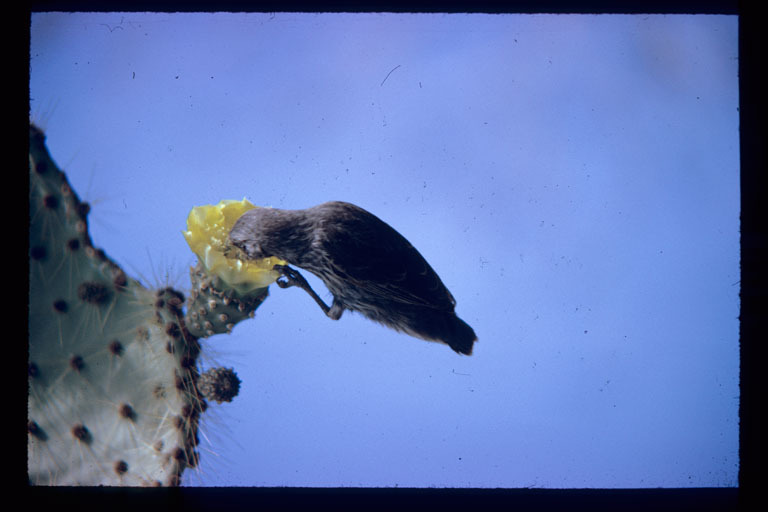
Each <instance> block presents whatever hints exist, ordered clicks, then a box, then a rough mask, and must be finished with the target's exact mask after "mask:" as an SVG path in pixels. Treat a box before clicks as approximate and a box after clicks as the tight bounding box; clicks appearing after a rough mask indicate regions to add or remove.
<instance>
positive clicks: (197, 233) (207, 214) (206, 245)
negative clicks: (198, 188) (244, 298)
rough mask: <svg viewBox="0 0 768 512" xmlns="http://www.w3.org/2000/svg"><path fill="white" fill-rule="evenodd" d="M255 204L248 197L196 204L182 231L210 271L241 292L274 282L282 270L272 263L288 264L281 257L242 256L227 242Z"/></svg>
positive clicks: (206, 268)
mask: <svg viewBox="0 0 768 512" xmlns="http://www.w3.org/2000/svg"><path fill="white" fill-rule="evenodd" d="M252 208H258V206H254V205H253V204H251V202H250V201H248V200H246V199H243V200H242V201H235V200H233V199H224V200H223V201H220V202H219V204H217V205H204V206H196V207H195V208H192V211H191V212H189V217H187V230H186V231H182V234H183V235H184V238H185V239H186V240H187V243H188V244H189V248H190V249H192V252H194V253H195V254H196V255H197V257H198V259H199V260H200V263H201V264H202V265H203V266H204V267H205V270H206V271H207V272H208V274H209V275H211V276H217V277H219V278H220V279H221V280H222V281H224V282H225V283H226V284H228V285H229V286H231V287H232V288H233V289H235V291H237V292H238V293H240V294H245V293H248V292H250V291H253V290H255V289H258V288H265V287H267V286H269V285H270V284H272V283H274V282H275V280H277V278H278V277H280V273H278V272H275V271H274V270H272V267H273V266H274V265H286V264H287V263H286V262H285V261H283V260H281V259H279V258H264V259H261V260H245V259H240V258H239V256H242V252H241V251H240V250H239V249H237V248H236V247H232V246H230V245H229V244H228V243H227V240H228V238H229V231H230V230H231V229H232V227H233V226H234V225H235V222H237V219H239V218H240V216H241V215H242V214H243V213H245V212H247V211H248V210H250V209H252Z"/></svg>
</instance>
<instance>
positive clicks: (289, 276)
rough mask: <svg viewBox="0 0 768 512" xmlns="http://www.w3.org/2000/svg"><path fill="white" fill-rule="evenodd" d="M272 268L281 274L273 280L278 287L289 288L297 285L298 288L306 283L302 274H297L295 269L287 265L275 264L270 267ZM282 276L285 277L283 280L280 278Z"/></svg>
mask: <svg viewBox="0 0 768 512" xmlns="http://www.w3.org/2000/svg"><path fill="white" fill-rule="evenodd" d="M272 270H276V271H277V272H280V274H282V275H281V276H280V277H278V278H277V280H276V281H275V283H276V284H277V286H279V287H280V288H290V287H291V286H298V287H300V288H304V286H305V285H306V284H307V282H306V280H305V279H304V276H302V275H301V274H299V273H298V272H297V271H295V270H294V269H292V268H291V267H289V266H288V265H275V266H274V267H272ZM282 278H285V280H281V279H282Z"/></svg>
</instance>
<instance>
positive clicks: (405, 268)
mask: <svg viewBox="0 0 768 512" xmlns="http://www.w3.org/2000/svg"><path fill="white" fill-rule="evenodd" d="M341 204H342V205H343V207H344V208H347V210H348V213H349V214H348V215H337V216H334V219H335V220H336V222H334V225H333V226H326V227H324V229H326V230H327V234H328V235H329V236H327V237H324V238H325V239H326V242H325V243H326V246H325V247H324V249H325V250H326V251H327V253H328V254H329V255H330V256H331V258H330V259H331V261H332V262H333V264H334V266H335V270H336V272H337V273H339V274H341V275H343V276H344V277H345V279H346V280H347V282H348V283H350V284H353V285H354V286H356V287H358V288H359V289H363V290H365V291H366V292H367V293H369V294H373V295H376V296H378V297H381V298H382V299H387V300H396V301H399V302H403V303H407V304H415V305H420V306H429V307H433V308H435V309H443V310H448V311H453V309H454V307H455V305H456V302H455V300H454V298H453V296H452V295H451V293H450V292H449V291H448V289H447V288H446V287H445V285H444V284H443V282H442V281H441V280H440V277H439V276H438V275H437V273H436V272H435V271H434V270H433V269H432V267H431V266H430V265H429V263H427V261H426V260H425V259H424V257H423V256H422V255H421V254H420V253H419V251H417V250H416V248H415V247H413V245H411V243H410V242H408V240H406V239H405V237H403V236H402V235H401V234H400V233H398V232H397V231H396V230H395V229H394V228H392V227H391V226H389V224H387V223H385V222H384V221H382V220H381V219H379V218H378V217H376V216H374V215H373V214H371V213H369V212H367V211H365V210H363V209H362V208H358V207H356V206H354V205H350V204H348V203H341ZM331 230H332V232H331Z"/></svg>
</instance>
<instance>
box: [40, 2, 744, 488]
mask: <svg viewBox="0 0 768 512" xmlns="http://www.w3.org/2000/svg"><path fill="white" fill-rule="evenodd" d="M30 55H31V74H30V96H31V102H30V111H31V118H32V119H33V120H34V121H35V122H36V123H38V124H39V125H41V126H42V127H43V128H44V129H45V130H46V133H47V136H48V139H47V140H48V145H49V148H50V150H51V153H52V155H53V157H54V159H55V160H56V161H57V162H58V164H59V165H60V166H61V167H63V168H64V169H65V170H66V171H67V173H68V175H69V179H70V181H71V182H72V184H73V186H74V187H75V188H76V190H77V191H78V193H79V194H80V196H81V198H83V199H85V200H87V201H89V202H90V203H91V204H92V207H93V208H92V213H91V215H90V227H91V235H92V238H93V240H94V243H95V245H97V246H99V247H102V248H104V249H105V250H106V251H107V252H108V254H110V256H111V257H113V258H114V259H115V260H116V261H117V262H118V263H120V264H121V265H123V266H124V268H125V269H126V270H127V271H128V272H129V273H130V274H132V275H134V276H136V277H140V278H141V279H142V281H143V282H144V283H146V284H148V285H153V284H163V283H165V282H167V281H170V282H171V283H172V284H174V285H175V286H176V287H177V288H179V289H181V290H184V291H186V290H187V289H188V287H189V281H188V276H187V272H188V267H189V266H190V265H193V264H194V263H195V259H194V256H193V254H192V253H191V252H190V251H189V249H188V247H187V245H186V243H185V241H184V239H183V237H182V235H181V231H182V230H183V229H184V228H185V220H186V217H187V215H188V213H189V211H190V209H191V208H192V207H194V206H197V205H201V204H213V203H217V202H218V201H220V200H221V199H242V198H243V197H246V198H247V199H249V200H250V201H251V202H253V203H254V204H257V205H263V206H274V207H281V208H305V207H308V206H313V205H315V204H319V203H321V202H324V201H328V200H345V201H350V202H353V203H356V204H358V205H360V206H363V207H364V208H366V209H368V210H369V211H371V212H373V213H374V214H376V215H377V216H379V217H381V218H382V219H384V220H385V221H387V222H388V223H389V224H391V225H392V226H393V227H395V228H396V229H397V230H398V231H400V232H401V233H402V234H403V235H404V236H405V237H406V238H408V239H409V240H410V241H411V242H412V243H413V244H414V245H415V246H416V247H417V248H418V249H419V251H420V252H421V253H422V254H423V255H424V256H425V257H426V258H427V260H428V261H429V262H430V263H431V265H432V266H433V268H435V270H436V271H437V272H438V273H439V274H440V276H441V278H442V280H443V281H444V283H445V284H446V285H447V286H448V288H449V289H450V290H451V292H452V293H453V295H454V296H455V297H456V300H457V302H458V306H457V313H458V314H459V316H461V317H462V318H463V319H464V320H465V321H467V322H468V323H469V324H470V325H471V326H472V327H473V328H474V330H475V331H476V332H477V334H478V337H479V342H478V343H477V345H476V347H475V353H474V355H472V356H471V357H461V356H458V355H457V354H455V353H454V352H453V351H451V350H450V349H449V348H447V347H446V346H443V345H439V344H433V343H426V342H423V341H421V340H417V339H414V338H410V337H408V336H406V335H403V334H399V333H397V332H394V331H391V330H388V329H386V328H384V327H382V326H380V325H378V324H374V323H372V322H370V321H368V320H365V319H364V318H362V317H361V316H359V315H356V314H350V313H347V314H345V315H344V316H343V318H342V319H341V320H339V321H338V322H334V321H331V320H329V319H328V318H326V317H325V316H324V315H323V314H322V312H321V311H320V309H319V308H317V306H316V304H314V302H313V301H312V300H311V299H310V298H309V297H308V296H307V295H306V294H304V293H303V292H301V291H300V290H298V289H289V290H281V289H279V288H276V287H273V288H272V289H271V296H270V297H269V299H268V300H267V301H266V302H265V303H264V304H263V305H262V306H261V308H260V309H259V310H258V311H257V315H256V318H255V319H253V320H251V321H248V322H244V323H241V324H239V325H238V326H237V327H236V328H235V330H234V333H233V334H232V335H230V336H218V337H214V338H211V339H209V340H207V341H206V342H205V345H204V346H205V352H204V361H203V363H204V364H205V365H207V366H210V365H223V366H231V367H234V368H235V370H236V371H237V372H238V374H239V376H240V378H241V379H242V381H243V384H242V388H241V393H240V395H239V396H238V397H237V398H236V399H235V401H234V402H232V403H231V404H223V405H217V406H212V407H211V408H209V411H208V412H207V413H206V415H205V416H204V420H203V424H202V427H201V428H202V435H201V438H202V440H203V445H204V447H203V449H202V452H201V455H202V462H201V465H200V469H199V471H187V472H186V473H185V475H184V483H185V484H186V485H258V486H286V485H287V486H333V487H336V486H396V485H397V486H401V487H425V486H437V487H444V486H451V487H453V486H457V487H463V486H472V487H528V486H534V487H687V486H692V487H702V486H705V487H706V486H734V485H736V484H737V473H738V403H739V389H738V375H739V367H738V365H739V360H738V355H739V352H738V314H739V302H738V284H737V282H738V280H739V265H738V261H739V245H738V242H739V238H738V228H739V220H738V219H739V153H738V148H739V146H738V141H739V139H738V127H739V116H738V110H737V107H738V81H737V69H738V61H737V18H736V17H735V16H709V15H683V16H662V15H652V16H641V15H633V16H612V15H600V16H594V15H481V14H473V15H467V14H451V15H443V14H423V15H413V14H296V13H292V14H280V13H277V14H203V15H195V14H142V13H105V14H93V13H88V14H63V13H46V14H34V15H33V16H32V25H31V49H30ZM311 277H312V276H310V282H311V283H312V284H313V286H314V287H315V289H316V290H318V291H321V295H322V296H324V297H325V298H326V299H330V297H329V296H328V294H327V292H326V290H325V289H324V288H323V286H322V284H321V283H320V282H319V281H318V280H316V279H311Z"/></svg>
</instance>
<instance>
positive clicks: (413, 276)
mask: <svg viewBox="0 0 768 512" xmlns="http://www.w3.org/2000/svg"><path fill="white" fill-rule="evenodd" d="M229 240H230V243H231V244H232V245H234V246H236V247H238V248H240V249H241V250H242V251H243V252H244V253H245V256H246V258H248V259H259V258H266V257H268V256H275V257H277V258H280V259H282V260H285V261H287V262H288V263H289V264H291V265H294V266H296V267H300V268H302V269H305V270H308V271H309V272H312V273H313V274H315V275H316V276H318V277H319V278H320V279H321V280H322V281H323V283H325V285H326V287H328V290H329V291H330V292H331V293H332V294H333V303H332V305H331V307H328V306H327V305H326V304H325V302H323V300H322V299H320V297H318V295H317V294H316V293H315V292H314V291H313V290H312V288H311V287H310V286H309V284H308V283H307V281H306V280H305V279H304V278H303V277H302V276H301V274H299V272H297V271H296V270H294V269H292V268H290V267H288V266H284V265H276V266H275V267H274V268H275V270H278V271H279V272H281V273H282V274H283V276H281V278H282V277H284V278H285V280H280V279H278V282H277V284H278V285H279V286H280V287H281V288H287V287H290V286H299V287H300V288H303V289H304V290H306V291H307V293H309V294H310V295H311V296H312V298H313V299H314V300H315V301H316V302H317V303H318V304H319V305H320V307H321V308H322V309H323V311H324V312H325V314H326V315H328V316H329V317H330V318H332V319H334V320H338V319H339V318H341V315H342V313H343V312H344V310H345V309H349V310H350V311H359V312H360V313H362V314H363V315H364V316H366V317H368V318H370V319H371V320H374V321H376V322H379V323H382V324H384V325H386V326H388V327H391V328H393V329H396V330H398V331H402V332H405V333H408V334H410V335H411V336H415V337H417V338H422V339H425V340H428V341H438V342H442V343H446V344H447V345H449V346H450V347H451V348H452V349H453V350H455V351H456V352H458V353H460V354H467V355H469V354H471V353H472V345H473V343H474V342H475V341H476V340H477V336H475V332H474V331H473V330H472V328H471V327H470V326H469V325H467V324H466V323H465V322H464V321H463V320H461V319H460V318H459V317H458V316H456V313H455V312H454V309H455V307H456V301H455V300H454V298H453V295H451V292H449V291H448V289H447V288H446V287H445V285H444V284H443V282H442V281H441V280H440V277H439V276H438V275H437V273H436V272H435V271H434V270H432V267H431V266H429V263H427V261H426V260H425V259H424V257H423V256H422V255H421V254H419V251H417V250H416V248H414V247H413V246H412V245H411V244H410V242H408V240H406V239H405V237H403V236H402V235H401V234H400V233H398V232H397V231H395V230H394V229H393V228H392V227H391V226H389V224H387V223H385V222H384V221H382V220H380V219H379V218H378V217H376V216H375V215H373V214H371V213H369V212H367V211H366V210H364V209H362V208H360V207H359V206H355V205H353V204H350V203H344V202H341V201H333V202H329V203H323V204H321V205H318V206H314V207H312V208H307V209H305V210H280V209H277V208H255V209H253V210H249V211H247V212H245V213H244V214H243V215H242V216H241V217H240V218H239V219H238V220H237V222H236V223H235V225H234V227H233V228H232V230H231V231H230V233H229Z"/></svg>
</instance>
